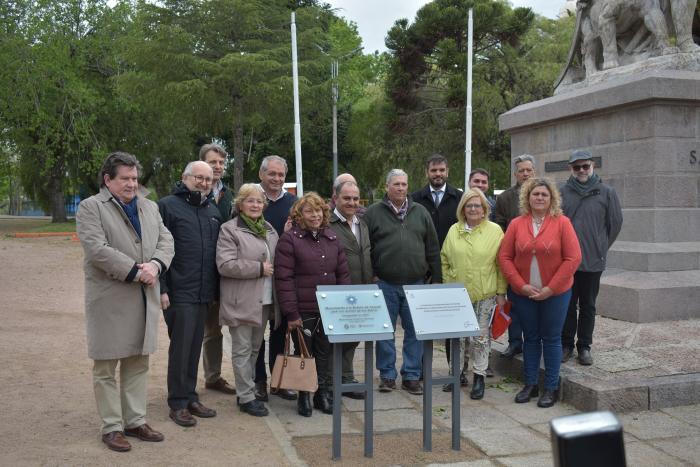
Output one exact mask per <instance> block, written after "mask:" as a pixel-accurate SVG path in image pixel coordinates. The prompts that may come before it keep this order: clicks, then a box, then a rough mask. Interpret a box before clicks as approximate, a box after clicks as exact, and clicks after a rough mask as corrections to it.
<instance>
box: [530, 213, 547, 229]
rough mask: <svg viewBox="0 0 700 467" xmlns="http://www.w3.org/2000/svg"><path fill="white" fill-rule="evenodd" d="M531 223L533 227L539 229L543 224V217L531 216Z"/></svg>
mask: <svg viewBox="0 0 700 467" xmlns="http://www.w3.org/2000/svg"><path fill="white" fill-rule="evenodd" d="M532 221H533V222H534V223H535V225H536V226H537V228H540V227H542V224H543V223H544V216H542V217H536V216H534V215H533V216H532Z"/></svg>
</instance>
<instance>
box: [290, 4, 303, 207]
mask: <svg viewBox="0 0 700 467" xmlns="http://www.w3.org/2000/svg"><path fill="white" fill-rule="evenodd" d="M292 81H293V87H294V161H295V164H294V165H295V167H296V175H297V196H299V197H301V196H304V180H303V178H302V169H301V122H300V120H299V72H298V71H297V25H296V22H295V14H294V12H292Z"/></svg>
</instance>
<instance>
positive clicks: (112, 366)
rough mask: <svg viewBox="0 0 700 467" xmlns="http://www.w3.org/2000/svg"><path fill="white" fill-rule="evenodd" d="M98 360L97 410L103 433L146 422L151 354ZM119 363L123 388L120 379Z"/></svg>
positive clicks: (95, 382) (95, 369)
mask: <svg viewBox="0 0 700 467" xmlns="http://www.w3.org/2000/svg"><path fill="white" fill-rule="evenodd" d="M94 362H95V364H94V366H93V367H92V384H93V387H94V389H95V400H96V401H97V412H98V414H99V415H100V418H102V434H107V433H111V432H112V431H124V428H136V427H138V426H141V425H143V424H144V423H146V384H147V382H148V355H134V356H133V357H127V358H120V359H115V360H95V361H94ZM117 363H118V364H119V382H120V386H119V388H117V379H116V370H117Z"/></svg>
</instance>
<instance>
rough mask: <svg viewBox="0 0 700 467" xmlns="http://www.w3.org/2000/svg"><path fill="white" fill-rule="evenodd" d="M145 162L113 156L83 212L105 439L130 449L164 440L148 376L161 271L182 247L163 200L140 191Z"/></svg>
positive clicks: (89, 325) (93, 354)
mask: <svg viewBox="0 0 700 467" xmlns="http://www.w3.org/2000/svg"><path fill="white" fill-rule="evenodd" d="M140 168H141V166H140V164H139V162H138V161H137V160H136V158H135V157H134V156H132V155H131V154H127V153H123V152H115V153H112V154H110V155H109V156H108V157H107V159H106V160H105V162H104V164H103V165H102V169H101V171H100V183H101V188H100V192H99V193H98V194H96V195H94V196H91V197H90V198H88V199H86V200H83V201H82V202H81V203H80V206H79V209H78V212H77V214H76V226H77V231H78V237H79V238H80V243H81V244H82V246H83V249H84V250H85V260H84V269H85V325H86V329H87V341H88V357H90V358H91V359H93V360H94V367H93V370H92V378H93V385H94V389H95V399H96V400H97V411H98V413H99V415H100V417H101V418H102V441H103V442H104V443H105V444H106V445H107V447H108V448H109V449H112V450H113V451H128V450H130V449H131V445H130V444H129V442H128V441H127V440H126V438H124V435H126V436H133V437H136V438H139V439H141V440H143V441H162V440H163V435H162V434H161V433H159V432H157V431H155V430H153V429H152V428H151V427H150V426H148V424H146V382H147V380H148V355H149V354H151V353H153V352H155V350H156V338H157V335H158V321H159V320H160V284H159V281H158V277H159V275H160V274H161V273H163V272H164V271H165V270H166V269H167V268H168V266H169V265H170V261H171V259H172V257H173V254H174V252H175V250H174V246H173V237H172V235H170V232H169V231H168V229H166V228H165V226H164V225H163V221H162V220H161V217H160V213H159V212H158V206H157V205H156V204H155V203H154V202H152V201H150V200H148V199H146V195H147V192H146V191H145V190H143V189H139V185H138V175H139V170H140ZM117 364H119V366H120V369H119V371H120V383H121V387H120V388H117V382H116V378H115V375H116V368H117Z"/></svg>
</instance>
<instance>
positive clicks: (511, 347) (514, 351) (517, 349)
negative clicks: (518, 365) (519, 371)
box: [501, 344, 523, 358]
mask: <svg viewBox="0 0 700 467" xmlns="http://www.w3.org/2000/svg"><path fill="white" fill-rule="evenodd" d="M519 353H523V346H522V345H520V344H508V348H507V349H506V351H505V352H503V353H502V354H501V357H503V358H513V357H515V356H516V355H518V354H519Z"/></svg>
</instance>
